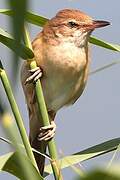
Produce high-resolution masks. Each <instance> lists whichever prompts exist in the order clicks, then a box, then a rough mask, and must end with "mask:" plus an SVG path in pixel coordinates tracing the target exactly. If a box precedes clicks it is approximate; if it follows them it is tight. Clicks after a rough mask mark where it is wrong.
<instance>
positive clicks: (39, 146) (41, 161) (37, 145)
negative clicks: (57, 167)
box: [30, 137, 47, 175]
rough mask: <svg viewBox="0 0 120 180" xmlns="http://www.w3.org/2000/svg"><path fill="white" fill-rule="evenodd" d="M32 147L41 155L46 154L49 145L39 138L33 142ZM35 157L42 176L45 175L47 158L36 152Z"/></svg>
mask: <svg viewBox="0 0 120 180" xmlns="http://www.w3.org/2000/svg"><path fill="white" fill-rule="evenodd" d="M30 144H31V146H32V147H33V148H34V149H36V150H37V151H40V152H41V153H43V154H45V153H46V147H47V144H46V143H45V142H43V141H39V140H38V139H37V137H36V138H35V139H34V140H33V142H30ZM34 157H35V160H36V162H37V165H38V169H39V171H40V174H41V175H43V172H44V166H45V157H44V156H42V155H40V154H38V153H36V152H34Z"/></svg>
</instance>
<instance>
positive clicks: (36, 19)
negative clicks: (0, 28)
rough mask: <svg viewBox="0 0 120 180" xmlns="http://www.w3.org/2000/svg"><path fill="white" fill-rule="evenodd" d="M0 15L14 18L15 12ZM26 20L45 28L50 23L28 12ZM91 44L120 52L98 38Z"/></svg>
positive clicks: (2, 10) (4, 11)
mask: <svg viewBox="0 0 120 180" xmlns="http://www.w3.org/2000/svg"><path fill="white" fill-rule="evenodd" d="M0 13H2V14H5V15H8V16H13V11H12V10H9V9H0ZM25 20H26V21H27V22H29V23H31V24H34V25H37V26H44V25H45V23H46V22H47V21H48V19H47V18H46V17H43V16H39V15H37V14H35V13H33V12H29V11H27V12H26V14H25ZM89 41H90V43H92V44H94V45H97V46H100V47H102V48H106V49H109V50H113V51H118V52H119V51H120V45H117V44H112V43H108V42H106V41H104V40H101V39H98V38H96V37H92V36H91V37H90V40H89Z"/></svg>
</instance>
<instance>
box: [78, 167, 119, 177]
mask: <svg viewBox="0 0 120 180" xmlns="http://www.w3.org/2000/svg"><path fill="white" fill-rule="evenodd" d="M79 179H80V180H120V165H119V164H118V165H114V166H112V167H111V168H110V169H106V168H104V169H103V168H100V169H96V170H92V171H91V172H89V173H87V174H86V175H85V176H84V177H82V178H80V177H78V178H76V180H79Z"/></svg>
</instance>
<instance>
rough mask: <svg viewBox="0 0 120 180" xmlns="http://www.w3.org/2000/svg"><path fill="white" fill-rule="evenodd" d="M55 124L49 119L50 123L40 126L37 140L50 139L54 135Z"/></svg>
mask: <svg viewBox="0 0 120 180" xmlns="http://www.w3.org/2000/svg"><path fill="white" fill-rule="evenodd" d="M55 130H56V124H55V122H54V121H51V124H50V125H48V126H44V127H41V128H40V133H39V135H38V140H39V141H48V140H50V139H52V138H53V137H54V135H55Z"/></svg>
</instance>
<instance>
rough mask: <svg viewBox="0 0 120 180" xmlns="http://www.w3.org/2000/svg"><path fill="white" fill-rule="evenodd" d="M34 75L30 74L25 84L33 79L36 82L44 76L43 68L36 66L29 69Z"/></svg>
mask: <svg viewBox="0 0 120 180" xmlns="http://www.w3.org/2000/svg"><path fill="white" fill-rule="evenodd" d="M29 72H30V73H32V75H30V76H29V77H28V78H27V79H26V81H25V84H27V83H30V82H31V81H33V82H36V81H37V80H38V79H39V78H41V77H42V70H41V68H40V67H36V68H34V69H31V70H29Z"/></svg>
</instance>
